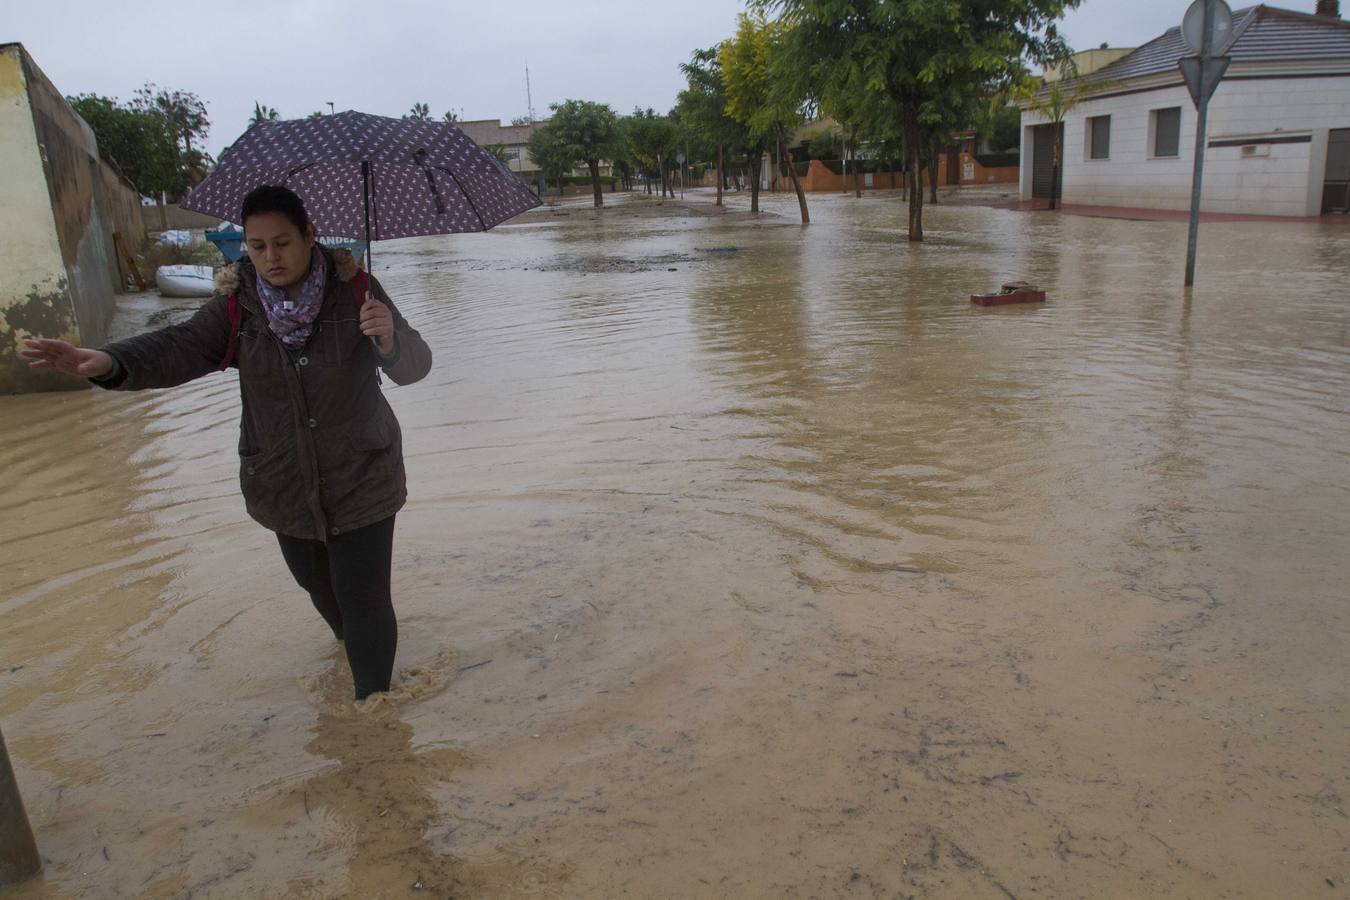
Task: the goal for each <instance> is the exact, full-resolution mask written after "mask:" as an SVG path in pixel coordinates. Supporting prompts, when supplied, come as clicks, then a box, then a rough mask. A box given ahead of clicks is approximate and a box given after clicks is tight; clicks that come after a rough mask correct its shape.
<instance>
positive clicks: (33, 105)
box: [0, 44, 145, 393]
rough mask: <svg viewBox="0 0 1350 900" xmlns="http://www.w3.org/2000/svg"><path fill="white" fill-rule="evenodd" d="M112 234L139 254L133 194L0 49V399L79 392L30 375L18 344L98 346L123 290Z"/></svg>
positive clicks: (53, 95) (39, 80)
mask: <svg viewBox="0 0 1350 900" xmlns="http://www.w3.org/2000/svg"><path fill="white" fill-rule="evenodd" d="M114 232H121V233H122V234H123V236H124V238H125V239H126V241H127V244H128V246H129V247H131V248H132V249H133V250H135V249H137V248H139V246H140V245H141V243H142V241H143V240H144V234H145V226H144V224H143V220H142V217H141V209H140V197H139V196H138V195H137V193H136V191H135V190H134V189H133V188H132V187H131V186H130V185H128V184H127V183H126V182H125V180H124V179H121V178H120V177H119V176H118V175H117V174H116V173H115V172H114V171H113V170H112V169H111V168H110V167H109V166H108V164H107V163H106V162H104V161H103V160H102V159H101V158H100V157H99V153H98V144H97V142H96V141H95V140H94V134H93V132H92V131H90V129H89V126H88V125H86V124H85V122H84V120H83V119H81V118H80V117H79V116H78V115H77V114H76V113H75V110H73V109H72V108H71V107H70V104H68V103H67V102H66V100H65V98H64V97H63V96H62V95H61V92H60V91H58V90H57V88H56V86H55V85H53V84H52V83H51V82H50V81H48V80H47V78H46V76H45V75H43V74H42V71H41V70H40V69H39V68H38V67H37V65H36V63H34V62H33V60H32V58H31V57H29V56H28V55H27V53H25V52H24V49H23V47H22V45H19V44H6V45H3V46H0V235H3V239H2V240H0V393H15V392H20V391H25V392H26V391H41V390H57V389H72V388H81V387H85V385H84V383H82V382H80V381H79V380H76V379H72V378H68V377H63V376H58V375H55V374H53V373H49V372H37V371H34V370H31V369H29V368H28V366H27V364H26V363H25V362H24V361H23V359H22V358H21V357H19V355H18V351H19V348H20V343H19V342H20V340H21V339H22V338H24V337H34V336H36V337H49V338H63V339H65V340H69V341H72V342H75V343H79V344H83V345H85V346H97V345H98V344H100V343H102V342H103V340H104V338H105V336H106V333H107V327H108V323H109V321H110V320H111V319H112V313H113V298H114V294H115V293H116V292H117V291H118V290H120V289H121V275H120V274H119V273H120V268H119V266H118V261H117V251H116V248H115V245H114V243H113V233H114Z"/></svg>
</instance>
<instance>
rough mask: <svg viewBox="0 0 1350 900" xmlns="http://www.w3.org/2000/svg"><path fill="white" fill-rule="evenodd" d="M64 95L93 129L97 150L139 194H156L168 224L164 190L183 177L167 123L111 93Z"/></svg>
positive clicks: (164, 224) (171, 188) (163, 221)
mask: <svg viewBox="0 0 1350 900" xmlns="http://www.w3.org/2000/svg"><path fill="white" fill-rule="evenodd" d="M66 99H67V101H68V102H69V103H70V105H71V106H72V107H74V109H75V112H77V113H79V115H80V118H82V119H84V121H85V122H87V123H88V125H89V128H90V130H92V131H93V132H94V139H95V140H96V141H98V150H99V154H100V155H101V156H103V157H104V158H105V159H108V160H110V161H111V162H112V164H113V166H114V167H115V168H116V169H117V170H118V171H120V172H121V173H122V175H123V176H124V177H125V178H126V179H127V180H128V181H130V182H131V184H132V185H133V186H134V187H135V188H136V190H137V191H138V192H139V193H140V194H141V195H142V196H145V197H154V198H155V200H156V202H157V204H158V205H159V207H160V224H161V227H163V228H168V223H167V220H166V219H165V212H164V207H163V198H164V194H166V193H169V192H173V191H176V190H177V189H178V186H179V184H181V181H182V179H181V175H180V172H179V170H178V159H179V149H178V143H177V140H176V138H175V136H174V133H173V132H172V130H171V129H170V127H169V123H168V122H167V121H166V120H165V119H164V117H163V116H161V115H159V114H157V113H154V112H150V111H148V110H144V109H135V108H132V107H129V106H123V105H121V104H119V103H118V102H117V101H116V100H114V99H112V98H111V97H100V96H98V95H97V94H81V95H79V96H78V97H67V98H66Z"/></svg>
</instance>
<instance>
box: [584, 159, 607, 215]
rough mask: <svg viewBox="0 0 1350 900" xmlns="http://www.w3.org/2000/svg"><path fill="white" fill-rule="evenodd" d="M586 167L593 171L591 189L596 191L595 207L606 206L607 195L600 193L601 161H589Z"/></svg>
mask: <svg viewBox="0 0 1350 900" xmlns="http://www.w3.org/2000/svg"><path fill="white" fill-rule="evenodd" d="M586 165H587V166H589V167H590V170H591V187H592V188H593V189H594V190H595V205H596V207H601V206H604V205H605V195H604V194H603V193H602V192H601V191H600V160H598V159H588V160H586Z"/></svg>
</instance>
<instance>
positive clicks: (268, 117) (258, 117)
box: [248, 100, 281, 128]
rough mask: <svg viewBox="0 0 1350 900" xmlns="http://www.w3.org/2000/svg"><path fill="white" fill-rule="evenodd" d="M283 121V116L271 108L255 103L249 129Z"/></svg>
mask: <svg viewBox="0 0 1350 900" xmlns="http://www.w3.org/2000/svg"><path fill="white" fill-rule="evenodd" d="M280 119H281V114H280V113H279V112H277V111H276V110H275V109H274V108H272V107H270V106H264V105H263V104H261V103H259V102H258V101H256V100H255V101H253V115H252V116H250V117H249V120H248V127H249V128H252V127H253V126H255V125H261V124H263V123H264V122H276V121H279V120H280Z"/></svg>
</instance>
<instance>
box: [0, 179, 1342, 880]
mask: <svg viewBox="0 0 1350 900" xmlns="http://www.w3.org/2000/svg"><path fill="white" fill-rule="evenodd" d="M733 202H734V203H736V204H741V205H743V202H742V201H741V200H740V199H739V198H737V199H736V200H734V201H733ZM812 203H813V207H812V215H813V219H814V220H815V224H813V225H812V226H811V227H810V228H808V229H801V228H799V227H797V226H796V225H794V224H793V222H792V219H791V216H792V215H793V213H794V209H793V207H794V205H795V203H794V202H792V201H783V200H781V199H780V198H769V199H768V201H767V206H768V207H769V208H771V209H772V210H774V211H778V212H781V213H782V214H783V215H782V216H781V217H770V218H765V219H764V220H762V221H760V222H749V221H745V220H743V219H740V218H737V219H735V220H734V221H720V220H718V219H717V218H715V217H707V216H702V215H689V216H686V215H683V214H681V213H680V212H679V211H678V210H676V209H672V208H671V207H664V208H663V209H662V210H661V214H660V215H653V214H652V209H651V207H650V206H649V205H648V204H645V203H642V202H640V201H639V202H635V203H631V204H627V205H621V206H619V207H617V208H614V209H611V210H608V211H607V212H606V213H605V215H604V216H602V217H600V218H598V219H597V218H596V217H595V216H594V215H593V214H592V213H591V212H590V211H588V210H586V209H584V208H572V209H570V210H567V211H566V212H567V214H566V215H557V216H550V215H549V214H541V215H539V216H538V218H536V219H534V220H532V221H529V222H525V223H523V224H519V225H515V226H508V227H504V228H501V229H498V231H496V232H494V233H493V234H490V235H486V236H460V237H452V238H445V239H435V240H420V241H407V242H399V243H395V244H391V245H389V246H388V247H386V248H383V249H382V250H381V252H380V253H379V254H378V261H379V269H378V273H379V274H380V276H381V278H382V280H383V281H384V282H385V284H386V286H387V287H388V289H389V291H390V293H391V294H392V295H393V296H394V297H395V299H396V301H397V302H398V303H399V305H400V306H401V308H402V310H403V311H404V313H405V314H406V315H407V316H408V317H409V318H410V319H411V320H412V321H413V322H414V324H415V325H416V326H417V327H419V328H420V330H421V331H422V333H423V335H424V336H425V337H426V338H427V340H428V341H429V343H430V344H431V346H432V347H433V349H434V351H435V353H436V357H437V365H436V368H435V369H434V370H433V372H432V374H431V376H430V377H429V378H428V379H427V380H426V381H425V382H423V383H421V384H418V385H415V386H411V387H406V388H393V387H392V386H390V397H391V401H392V402H393V403H394V405H395V408H396V410H397V411H398V414H399V416H400V419H401V421H402V422H403V426H404V431H405V447H406V450H407V453H408V466H409V476H410V484H411V486H412V487H411V490H412V495H413V496H412V500H411V501H410V503H409V506H408V508H407V509H406V510H405V512H404V513H403V514H402V515H401V517H400V520H399V543H398V551H397V553H398V556H397V563H396V572H395V582H396V591H397V600H396V602H397V604H398V607H399V609H400V616H401V625H402V634H401V639H402V643H401V646H400V651H399V667H400V669H401V670H402V671H403V675H402V685H401V687H400V688H399V689H398V690H397V691H395V694H394V696H393V697H392V698H390V699H389V700H387V701H384V702H381V703H379V704H376V705H375V707H374V708H372V709H366V710H354V709H352V708H351V707H350V706H349V705H348V704H347V703H346V702H345V693H346V690H347V683H346V679H347V677H348V676H347V674H346V671H345V666H344V664H343V663H342V661H341V655H340V653H339V652H338V651H337V649H336V648H335V647H334V646H333V645H332V644H331V643H330V642H328V641H326V640H325V639H324V633H325V627H324V626H323V623H322V622H321V621H320V620H319V619H318V617H317V616H316V615H315V614H314V613H313V612H312V610H311V609H310V608H309V607H308V604H307V602H306V601H304V600H303V598H301V597H300V596H299V595H298V593H297V591H296V589H295V588H294V586H293V585H291V584H290V582H289V579H288V577H287V576H286V573H285V569H284V566H283V564H282V562H281V559H280V556H279V554H278V553H277V551H276V549H275V544H274V541H273V539H272V538H271V537H270V535H268V534H267V533H265V532H263V531H261V530H260V529H258V528H257V527H256V526H253V525H252V524H251V523H249V522H247V521H246V519H245V517H244V514H243V510H242V502H241V501H240V500H239V498H238V496H237V486H236V471H235V467H236V462H235V460H234V458H233V452H234V450H233V448H234V446H235V434H236V429H237V423H236V417H237V415H238V400H237V394H236V386H235V384H234V381H233V378H232V377H227V376H217V377H212V378H208V379H204V380H202V381H200V382H197V383H195V384H193V385H190V386H187V387H185V388H182V389H179V390H175V391H170V392H163V393H155V394H143V395H137V396H121V395H119V396H108V395H104V394H93V393H88V394H84V393H80V394H55V395H44V396H36V397H11V398H5V399H4V400H3V403H0V417H3V421H4V423H5V428H4V432H3V437H0V462H2V463H3V467H4V468H3V471H4V472H5V481H6V489H5V494H4V497H3V501H2V502H3V505H4V511H5V514H4V519H3V522H4V524H3V526H2V528H3V530H2V531H0V539H2V541H3V547H4V550H5V553H4V557H3V559H2V560H0V578H2V579H3V583H4V585H5V590H4V594H3V597H2V598H0V661H3V664H4V665H3V668H0V684H3V686H4V690H3V693H2V694H0V720H2V721H3V724H4V728H5V731H6V738H7V740H8V742H9V744H10V747H11V751H12V753H13V755H14V757H15V759H16V763H17V764H18V767H19V771H20V777H21V779H22V781H23V784H24V786H25V790H26V794H27V800H28V804H29V812H30V814H31V816H32V818H33V820H34V824H35V828H36V830H37V832H38V837H39V841H40V843H41V844H42V846H43V849H44V852H45V854H46V856H47V858H48V876H47V880H46V881H45V883H43V884H41V885H37V886H33V887H30V888H28V889H27V890H26V892H25V893H24V894H21V896H27V895H29V894H31V895H33V896H42V897H46V896H52V897H56V896H81V895H87V896H131V895H146V896H164V897H169V896H180V895H186V894H187V893H188V892H191V893H192V894H193V895H194V896H240V895H245V896H246V895H263V894H267V895H275V894H277V893H288V894H289V895H291V896H342V895H352V896H376V895H385V896H402V894H403V893H404V892H406V891H411V890H413V885H414V884H419V885H421V886H422V887H423V888H426V889H428V890H439V891H441V893H447V892H449V891H452V890H453V891H456V892H458V893H465V894H466V895H469V896H517V895H526V896H528V895H557V896H605V895H610V896H612V895H617V894H621V893H624V892H627V893H629V894H631V895H637V896H649V895H657V894H660V895H699V896H781V895H802V896H807V895H826V896H828V895H837V894H841V893H844V892H845V891H846V890H854V889H864V888H865V891H864V893H866V894H867V895H869V896H870V895H873V894H875V895H878V896H881V895H887V896H889V895H891V894H894V893H896V892H900V893H916V892H918V893H925V892H926V893H928V894H930V895H933V896H985V895H988V896H1001V895H1002V893H1006V894H1010V895H1015V896H1023V895H1024V894H1026V893H1030V892H1032V891H1038V892H1039V893H1040V894H1041V895H1042V896H1045V895H1066V894H1080V893H1093V894H1101V893H1107V894H1127V893H1136V892H1143V893H1151V894H1175V895H1178V896H1182V895H1186V896H1197V895H1226V896H1242V895H1247V896H1268V895H1271V894H1272V893H1279V894H1282V895H1285V896H1295V895H1305V894H1307V895H1310V894H1313V893H1318V892H1320V891H1323V890H1325V889H1326V887H1325V880H1328V879H1329V880H1332V881H1334V882H1335V883H1336V884H1340V883H1341V881H1342V879H1343V878H1345V877H1347V876H1350V871H1348V869H1350V863H1347V856H1346V847H1347V843H1348V842H1347V838H1350V828H1347V825H1350V820H1347V819H1346V812H1345V802H1344V800H1343V799H1342V798H1345V797H1347V796H1350V784H1347V778H1346V771H1347V767H1346V765H1345V762H1346V759H1347V750H1350V743H1348V742H1347V725H1350V721H1348V720H1347V713H1346V708H1347V707H1346V692H1345V683H1346V660H1347V653H1346V649H1347V648H1346V604H1345V593H1344V591H1345V584H1346V580H1347V575H1348V574H1350V572H1347V564H1346V563H1345V561H1344V559H1345V556H1346V554H1345V547H1346V546H1347V537H1348V536H1350V535H1348V534H1347V532H1350V513H1347V508H1350V507H1348V506H1347V501H1350V496H1347V494H1348V493H1350V490H1348V488H1347V485H1350V443H1348V442H1347V440H1346V439H1347V437H1350V435H1348V434H1347V431H1348V430H1350V429H1348V428H1347V411H1348V410H1347V399H1346V398H1347V396H1350V355H1348V353H1347V345H1348V343H1350V312H1347V304H1346V300H1347V294H1346V287H1345V285H1346V274H1347V269H1348V268H1350V264H1348V263H1347V260H1350V229H1348V228H1342V227H1329V226H1315V225H1305V224H1287V225H1270V224H1227V225H1210V226H1206V227H1205V229H1204V231H1203V233H1202V241H1203V255H1202V259H1201V271H1200V278H1199V280H1200V287H1199V288H1198V289H1197V290H1196V291H1195V293H1194V295H1193V296H1190V297H1188V296H1186V295H1184V294H1183V292H1182V291H1181V290H1180V289H1179V287H1178V286H1177V285H1178V283H1179V281H1180V263H1181V253H1182V251H1183V245H1184V237H1185V226H1184V224H1171V223H1168V224H1158V223H1141V222H1127V221H1112V220H1102V219H1086V218H1072V217H1062V216H1056V215H1050V214H1023V213H1013V212H1004V211H996V210H990V209H981V208H957V207H953V208H942V209H937V210H930V211H929V216H928V219H929V221H928V225H929V233H928V237H929V240H928V242H927V243H926V244H924V245H922V246H908V245H907V244H906V243H905V242H904V240H903V237H904V236H903V230H902V229H903V226H904V210H903V208H902V207H901V206H900V205H899V203H898V202H896V201H895V200H894V199H885V198H881V197H875V198H867V199H864V200H861V201H853V200H851V199H846V198H836V197H820V198H813V200H812ZM671 269H674V271H670V270H671ZM1012 278H1027V279H1031V280H1034V281H1037V282H1039V283H1040V284H1041V285H1042V286H1043V287H1045V288H1046V289H1047V290H1048V291H1049V293H1050V296H1051V301H1052V302H1051V303H1050V304H1048V305H1046V306H1045V307H1040V308H1003V309H991V310H981V309H972V308H971V307H970V306H969V304H968V303H967V302H966V301H967V298H968V295H969V294H970V293H971V292H973V291H983V290H988V289H994V288H996V287H997V286H998V284H1000V283H1001V282H1002V281H1004V280H1009V279H1012ZM1276 860H1279V861H1281V862H1282V863H1283V867H1282V866H1281V863H1278V862H1276ZM859 882H862V885H861V886H859ZM1000 892H1002V893H1000ZM458 893H457V895H458Z"/></svg>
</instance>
